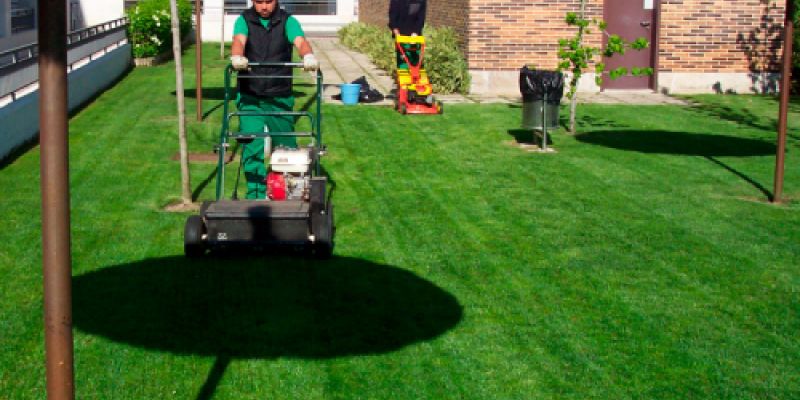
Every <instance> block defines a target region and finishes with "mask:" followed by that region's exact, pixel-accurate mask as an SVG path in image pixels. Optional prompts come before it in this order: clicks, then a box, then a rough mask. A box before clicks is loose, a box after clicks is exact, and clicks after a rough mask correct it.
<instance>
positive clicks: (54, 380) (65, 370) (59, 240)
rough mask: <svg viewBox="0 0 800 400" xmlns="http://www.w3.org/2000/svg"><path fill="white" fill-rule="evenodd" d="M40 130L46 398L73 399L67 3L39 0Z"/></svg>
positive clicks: (54, 0)
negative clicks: (65, 16)
mask: <svg viewBox="0 0 800 400" xmlns="http://www.w3.org/2000/svg"><path fill="white" fill-rule="evenodd" d="M38 13H39V20H38V34H39V128H40V138H39V143H40V147H41V190H42V269H43V278H44V329H45V337H44V341H45V358H46V370H47V371H46V375H47V398H48V399H50V400H62V399H74V398H75V382H74V377H73V344H72V288H71V285H72V282H71V280H72V271H71V270H72V259H71V253H70V232H69V229H70V220H69V173H68V172H69V158H68V154H69V151H68V143H67V131H68V122H67V41H66V35H67V22H66V18H64V15H66V2H65V1H63V0H39V2H38Z"/></svg>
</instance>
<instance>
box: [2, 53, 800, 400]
mask: <svg viewBox="0 0 800 400" xmlns="http://www.w3.org/2000/svg"><path fill="white" fill-rule="evenodd" d="M215 49H216V47H214V46H213V45H209V46H208V47H206V48H205V54H206V55H207V62H206V65H207V66H208V69H207V70H206V71H205V75H204V77H205V79H206V80H205V86H206V88H207V90H206V98H205V100H204V102H203V107H204V109H205V110H206V111H208V112H210V113H209V115H208V119H207V120H206V122H204V123H197V122H194V121H193V119H194V118H193V117H194V103H193V100H192V99H188V100H189V101H188V103H187V114H188V115H189V118H188V120H189V121H190V123H189V131H190V133H189V136H190V140H191V144H190V147H191V148H192V151H197V152H208V151H210V150H211V147H212V146H213V144H214V143H215V142H216V136H217V134H218V121H219V119H220V109H219V108H217V106H218V105H219V104H220V93H221V91H220V89H219V88H220V87H221V71H222V69H221V66H222V63H223V62H222V61H220V60H215V57H218V52H217V51H215ZM215 54H216V56H215ZM192 60H193V54H192V53H187V55H186V58H185V64H184V65H189V66H191V65H193V63H192V62H191V61H192ZM186 82H187V87H188V88H187V93H192V94H193V84H194V75H193V72H192V71H190V70H189V68H187V71H186ZM173 88H174V77H173V74H172V64H166V65H163V66H160V67H156V68H144V69H141V68H140V69H136V70H133V71H132V72H131V73H130V74H129V75H127V77H125V78H124V79H123V80H122V81H121V82H119V84H118V85H116V86H115V87H114V88H112V89H111V90H109V91H107V92H106V93H105V94H103V95H102V96H100V97H99V98H97V99H96V101H94V102H93V103H92V104H89V105H88V106H86V107H85V108H84V109H83V110H82V111H81V112H79V113H78V114H76V115H75V116H74V117H73V118H72V119H71V121H70V168H71V170H70V180H71V199H72V248H73V270H74V273H73V275H74V278H73V279H74V280H73V297H74V327H75V385H76V393H77V397H78V398H80V399H103V400H105V399H162V398H177V399H210V398H214V399H264V398H271V399H282V398H286V399H304V400H305V399H443V398H465V399H467V398H468V399H534V398H559V399H560V398H574V399H586V398H599V399H620V398H645V399H668V398H674V399H684V398H714V399H717V398H725V399H772V398H781V399H791V398H799V397H800V341H798V332H800V271H799V270H798V265H800V153H798V151H800V134H798V129H800V104H799V103H798V102H797V101H795V103H793V108H792V115H791V116H790V127H791V129H792V131H791V132H790V137H789V142H788V148H789V149H788V150H789V151H788V154H787V164H786V166H787V168H786V184H785V193H786V195H787V197H788V198H790V199H793V201H790V202H789V203H788V204H785V205H782V206H775V205H770V204H768V203H766V202H765V199H766V198H768V197H769V196H770V193H771V191H772V177H773V172H774V155H775V145H774V142H775V141H774V137H775V134H774V129H773V126H774V124H775V120H776V118H777V110H778V103H777V101H776V100H775V99H773V98H765V97H752V96H697V97H693V98H692V99H693V101H695V102H696V105H695V106H693V107H677V106H637V107H630V106H607V105H605V106H604V105H582V106H581V108H580V113H581V114H580V117H579V130H580V131H581V132H584V133H583V134H580V135H577V136H575V137H571V136H567V135H565V134H564V133H563V130H562V131H559V132H556V133H555V134H554V136H553V142H554V143H553V145H554V147H555V148H556V149H557V150H558V153H557V154H537V153H529V152H526V151H525V150H523V149H520V148H517V147H514V146H512V145H510V143H511V142H512V141H513V140H514V136H515V135H517V136H519V135H522V132H520V131H518V130H517V127H518V126H519V125H520V120H521V111H520V107H519V105H448V107H447V109H446V110H445V114H444V115H442V116H418V117H415V116H401V115H399V114H398V113H396V112H394V111H393V110H391V109H388V108H375V107H367V106H353V107H344V106H336V105H326V106H324V109H323V112H324V116H325V119H324V123H323V126H324V132H325V139H326V142H327V144H328V145H329V150H330V152H329V155H328V156H327V157H326V158H325V159H324V166H325V169H326V170H327V171H328V173H329V174H330V176H331V178H332V179H333V180H334V181H335V184H336V189H335V191H334V194H333V199H334V202H335V205H336V220H337V228H338V229H337V236H336V243H337V245H336V248H335V251H334V257H333V258H332V259H331V260H329V261H316V260H313V259H307V258H302V257H294V256H292V255H291V254H289V255H287V254H284V255H277V256H272V257H270V256H252V255H251V256H241V257H209V258H208V259H204V260H201V261H189V260H185V259H184V258H183V256H182V234H183V222H184V220H185V218H186V216H187V215H186V214H174V213H167V212H163V211H161V210H162V207H163V206H164V205H166V204H168V203H170V202H171V201H174V200H175V199H176V198H178V197H179V194H180V187H179V186H180V170H179V165H178V164H177V162H175V161H172V160H171V157H172V156H173V155H174V154H175V153H176V152H177V148H178V146H177V138H176V137H177V135H176V133H175V131H176V126H177V122H176V119H175V117H174V115H173V114H174V112H175V109H176V107H175V97H174V95H173V93H172V92H173V90H174V89H173ZM300 89H307V88H304V87H300ZM307 100H308V96H301V97H299V98H298V104H299V105H303V104H305V102H306V101H307ZM562 117H565V116H563V115H562ZM2 165H3V166H2V169H0V187H2V188H3V196H2V197H0V209H1V210H3V214H4V217H3V218H2V219H0V243H2V246H0V276H2V277H3V278H4V279H3V280H2V282H0V398H3V399H6V398H7V399H41V398H44V397H45V385H44V350H43V328H42V300H41V295H42V293H41V291H42V285H41V282H42V275H41V255H40V250H41V246H40V228H39V226H40V209H39V207H40V201H39V151H38V148H35V147H34V148H32V149H31V150H30V151H28V152H26V153H24V154H22V155H20V156H19V157H17V158H15V159H14V160H12V161H10V162H7V163H5V164H2ZM214 170H215V165H213V164H193V165H192V184H193V186H194V188H195V193H196V195H197V197H198V198H199V199H201V200H203V199H211V198H212V197H213V195H214V180H213V176H212V174H213V172H214ZM228 182H231V181H230V180H229V181H228ZM228 192H230V190H228Z"/></svg>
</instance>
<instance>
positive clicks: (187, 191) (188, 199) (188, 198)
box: [169, 0, 199, 205]
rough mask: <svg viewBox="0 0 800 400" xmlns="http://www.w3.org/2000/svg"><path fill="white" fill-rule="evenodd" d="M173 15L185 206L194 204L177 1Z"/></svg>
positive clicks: (172, 3) (170, 5) (170, 6)
mask: <svg viewBox="0 0 800 400" xmlns="http://www.w3.org/2000/svg"><path fill="white" fill-rule="evenodd" d="M169 8H170V13H171V15H172V53H173V55H174V57H175V95H176V97H177V98H178V144H179V146H180V157H181V200H182V202H183V204H184V205H188V204H191V203H192V189H191V184H190V182H189V154H188V145H187V144H186V116H185V115H184V113H185V110H186V106H185V105H184V101H183V100H184V99H183V65H182V64H181V33H180V29H179V27H178V25H179V23H178V5H177V0H170V2H169ZM198 46H199V45H198Z"/></svg>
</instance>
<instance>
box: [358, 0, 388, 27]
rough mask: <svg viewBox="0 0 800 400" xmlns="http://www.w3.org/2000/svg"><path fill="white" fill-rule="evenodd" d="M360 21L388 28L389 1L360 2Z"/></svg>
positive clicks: (360, 0)
mask: <svg viewBox="0 0 800 400" xmlns="http://www.w3.org/2000/svg"><path fill="white" fill-rule="evenodd" d="M358 21H359V22H364V23H367V24H372V25H378V26H386V25H387V24H388V23H389V0H358ZM386 29H389V28H388V27H387V28H386Z"/></svg>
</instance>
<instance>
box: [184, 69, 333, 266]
mask: <svg viewBox="0 0 800 400" xmlns="http://www.w3.org/2000/svg"><path fill="white" fill-rule="evenodd" d="M250 65H252V66H254V67H258V66H264V67H287V66H288V67H292V68H302V67H303V64H302V63H251V64H250ZM233 72H234V70H233V67H232V66H230V65H229V66H227V67H226V68H225V88H224V90H225V94H224V96H225V98H224V100H223V105H222V110H223V118H222V129H221V130H220V135H219V145H218V146H217V153H218V161H217V189H216V200H215V201H206V202H204V203H203V205H202V206H201V207H200V215H192V216H190V217H188V218H187V220H186V225H185V227H184V236H183V241H184V247H183V248H184V254H185V255H186V256H187V257H199V256H202V255H204V254H205V252H206V250H209V249H211V250H213V249H218V248H230V247H248V248H262V247H265V246H305V247H307V248H309V249H311V250H313V252H314V254H315V255H317V256H318V257H321V258H328V257H330V256H331V254H332V252H333V229H334V227H333V204H332V202H331V200H330V198H329V197H328V196H326V192H327V190H326V187H327V184H328V179H327V177H325V176H323V175H322V167H321V165H320V163H319V158H320V157H321V156H322V155H324V154H325V146H324V145H323V144H322V121H321V117H322V111H321V110H322V71H320V70H317V71H316V74H315V76H314V79H315V84H316V92H315V95H314V97H315V100H316V110H315V113H314V114H312V113H311V112H308V111H281V112H245V111H236V112H229V103H230V102H231V101H232V100H233V97H234V96H233V95H234V93H235V89H234V88H233V87H232V86H231V82H230V81H231V74H232V73H233ZM240 78H243V77H242V76H240ZM247 78H248V79H253V78H260V79H264V78H268V79H293V78H294V75H293V74H292V75H288V76H282V75H270V76H264V75H248V76H247ZM247 115H250V116H291V117H294V118H300V117H306V118H308V119H309V120H310V121H311V130H310V131H307V132H300V131H296V130H295V131H294V132H236V131H232V130H231V120H232V119H233V118H234V117H241V116H247ZM284 136H291V137H298V138H299V137H309V138H311V139H312V143H311V144H310V145H309V146H308V147H300V148H297V149H284V148H277V149H273V152H272V160H271V161H270V169H271V170H272V171H278V172H279V173H280V175H279V176H280V179H281V181H282V186H283V188H284V189H288V190H287V192H288V193H287V194H286V195H285V196H282V197H281V198H280V199H275V200H274V201H265V200H240V199H238V198H237V197H238V196H237V191H238V185H239V176H240V173H241V163H240V168H239V172H237V174H236V184H235V185H234V186H235V187H234V191H233V195H232V196H231V199H228V200H226V199H224V198H223V191H224V189H225V160H226V158H225V152H226V150H227V149H228V148H229V147H230V143H229V142H228V141H229V140H236V141H238V142H240V143H246V142H249V141H253V140H262V139H264V138H271V137H284ZM243 159H244V157H242V160H243ZM284 179H285V181H284ZM289 182H291V183H289Z"/></svg>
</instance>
